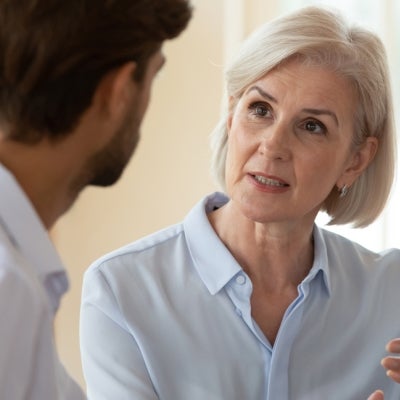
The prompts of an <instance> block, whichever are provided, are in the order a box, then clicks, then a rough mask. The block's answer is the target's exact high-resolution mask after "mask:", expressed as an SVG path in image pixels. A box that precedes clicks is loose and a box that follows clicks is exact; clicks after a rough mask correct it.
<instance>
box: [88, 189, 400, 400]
mask: <svg viewBox="0 0 400 400" xmlns="http://www.w3.org/2000/svg"><path fill="white" fill-rule="evenodd" d="M226 201H227V198H226V197H224V196H223V195H221V194H213V195H211V196H209V197H207V198H205V199H203V200H202V201H201V202H200V203H199V204H198V205H197V206H195V207H194V209H193V210H192V211H191V212H190V213H189V214H188V216H187V217H186V218H185V220H184V221H183V223H181V224H178V225H175V226H172V227H169V228H167V229H165V230H162V231H160V232H157V233H155V234H153V235H150V236H148V237H146V238H143V239H141V240H139V241H137V242H135V243H133V244H131V245H128V246H126V247H123V248H122V249H119V250H117V251H115V252H113V253H111V254H108V255H106V256H104V257H103V258H101V259H100V260H98V261H97V262H95V263H94V264H93V265H92V266H91V267H90V268H89V270H88V271H87V273H86V275H85V279H84V288H83V299H82V313H81V348H82V358H83V367H84V374H85V378H86V380H87V387H88V396H89V398H90V399H92V400H105V399H107V400H109V399H118V400H128V399H141V400H155V399H162V400H267V399H268V400H289V399H290V400H366V399H367V397H368V396H369V394H371V393H372V392H373V391H374V390H375V389H378V388H381V389H383V390H384V391H385V395H386V397H385V399H386V400H387V399H389V400H399V399H400V385H396V384H395V383H393V382H392V381H391V380H390V379H389V378H387V377H386V375H385V371H384V369H383V368H382V367H381V366H380V360H381V358H382V357H383V356H384V355H385V344H386V342H387V341H388V340H389V339H391V338H393V337H398V336H400V313H399V310H400V290H399V287H400V251H398V250H391V251H388V252H386V253H382V254H376V253H373V252H370V251H368V250H366V249H364V248H362V247H361V246H359V245H357V244H355V243H353V242H351V241H349V240H347V239H345V238H343V237H341V236H338V235H336V234H333V233H331V232H327V231H325V230H323V229H320V228H318V227H315V229H314V242H315V254H314V264H313V266H312V268H311V270H310V272H309V274H308V276H307V277H306V278H305V279H304V281H303V282H302V283H301V284H300V285H299V287H298V297H297V298H296V299H295V301H293V303H292V304H291V305H290V306H289V308H288V309H287V310H286V313H285V315H284V317H283V320H282V324H281V327H280V329H279V332H278V335H277V338H276V341H275V344H274V346H271V344H270V343H269V342H268V340H267V339H266V337H265V336H264V334H263V333H262V331H261V330H260V329H259V328H258V326H257V324H256V323H255V321H254V320H253V319H252V317H251V307H250V296H251V292H252V284H251V281H250V279H249V277H248V276H247V275H246V274H245V273H244V271H243V270H242V268H241V267H240V265H239V264H238V263H237V262H236V260H235V259H234V258H233V256H232V255H231V254H230V252H229V251H228V249H227V248H226V247H225V246H224V244H223V243H222V242H221V241H220V239H219V238H218V236H217V235H216V233H215V232H214V230H213V229H212V227H211V225H210V224H209V221H208V219H207V216H206V213H207V212H208V211H210V210H212V209H213V208H215V207H219V206H221V205H222V204H224V203H225V202H226Z"/></svg>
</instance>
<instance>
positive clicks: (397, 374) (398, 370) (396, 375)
mask: <svg viewBox="0 0 400 400" xmlns="http://www.w3.org/2000/svg"><path fill="white" fill-rule="evenodd" d="M386 350H387V351H388V352H390V353H397V354H399V355H400V339H393V340H391V341H390V342H389V343H388V344H387V346H386ZM381 364H382V366H383V367H384V368H386V374H387V376H388V377H389V378H391V379H393V380H394V381H395V382H397V383H400V357H396V356H388V357H385V358H384V359H383V360H382V361H381Z"/></svg>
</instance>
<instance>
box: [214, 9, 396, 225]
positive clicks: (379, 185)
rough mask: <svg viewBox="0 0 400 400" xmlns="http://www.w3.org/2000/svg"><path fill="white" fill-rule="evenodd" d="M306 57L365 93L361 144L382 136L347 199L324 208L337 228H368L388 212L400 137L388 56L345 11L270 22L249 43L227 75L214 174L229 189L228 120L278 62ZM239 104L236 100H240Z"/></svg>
mask: <svg viewBox="0 0 400 400" xmlns="http://www.w3.org/2000/svg"><path fill="white" fill-rule="evenodd" d="M294 57H296V58H299V59H300V60H302V61H303V62H304V63H307V64H310V65H314V66H321V67H322V68H328V69H330V70H332V71H334V72H335V73H337V74H338V75H340V76H343V77H345V78H347V79H348V80H349V82H350V84H352V85H353V87H354V90H355V93H356V94H357V96H358V105H357V112H356V115H355V118H354V138H353V144H354V146H355V147H357V146H359V145H360V144H362V143H363V142H364V140H365V138H366V137H368V136H375V137H377V138H378V141H379V145H378V150H377V153H376V155H375V158H374V159H373V160H372V162H371V163H370V165H369V166H368V167H367V169H366V170H365V171H364V172H363V173H362V175H361V176H360V177H359V178H358V179H357V181H356V182H354V184H353V185H352V186H351V188H350V190H349V192H348V193H347V195H346V196H345V197H341V198H339V192H338V189H337V188H336V187H334V188H332V191H331V193H330V194H329V196H328V197H327V198H326V200H325V202H324V203H323V204H322V206H321V211H326V212H327V213H328V214H329V216H330V217H331V220H330V222H329V224H330V225H333V224H348V223H351V224H353V225H354V226H355V227H364V226H367V225H369V224H370V223H372V222H373V221H374V220H375V219H376V218H377V217H378V216H379V214H380V213H381V211H382V210H383V208H384V206H385V204H386V201H387V199H388V197H389V193H390V190H391V187H392V183H393V179H394V164H395V157H396V156H395V152H396V150H395V148H396V147H395V136H394V135H395V133H394V117H393V104H392V95H391V88H390V79H389V72H388V66H387V59H386V52H385V49H384V46H383V44H382V42H381V40H380V39H379V38H378V37H377V36H376V35H375V34H373V33H371V32H370V31H368V30H366V29H364V28H361V27H356V26H349V25H348V24H347V23H346V21H345V20H344V18H343V16H341V15H340V14H339V13H338V12H336V11H333V10H328V9H326V8H320V7H305V8H302V9H300V10H298V11H297V12H294V13H291V14H288V15H286V16H283V17H281V18H278V19H275V20H274V21H272V22H270V23H266V24H264V25H262V26H261V27H260V28H259V29H257V30H256V31H255V32H254V33H253V34H252V35H250V36H249V38H248V39H247V40H246V41H245V42H244V44H243V45H242V47H241V49H240V50H239V53H238V55H237V57H236V58H235V59H234V60H233V62H232V64H231V65H230V66H229V67H228V69H227V71H226V80H227V93H226V96H227V97H226V100H227V99H231V101H229V102H228V101H226V104H225V105H224V110H223V113H222V117H221V119H220V121H219V123H218V124H217V126H216V128H215V129H214V131H213V132H212V135H211V145H212V167H211V169H212V173H213V175H214V177H215V178H216V180H217V183H218V184H219V185H220V186H221V188H222V189H223V190H225V162H226V154H227V147H228V146H227V120H228V117H229V114H230V113H231V112H233V110H234V108H235V106H236V104H237V102H238V101H239V99H240V97H241V96H242V94H243V93H244V91H245V90H246V88H247V87H248V86H249V85H250V84H252V83H253V82H255V81H257V80H258V79H260V78H261V77H263V76H264V75H265V74H267V73H268V72H269V71H271V70H273V69H274V68H276V67H277V66H278V65H280V64H282V63H284V62H285V61H288V60H289V59H293V58H294ZM232 100H233V101H232Z"/></svg>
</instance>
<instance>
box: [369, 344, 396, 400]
mask: <svg viewBox="0 0 400 400" xmlns="http://www.w3.org/2000/svg"><path fill="white" fill-rule="evenodd" d="M386 350H387V351H388V352H390V353H395V355H391V356H388V357H385V358H384V359H383V360H382V362H381V364H382V366H383V367H384V368H386V370H387V371H386V374H387V376H388V377H389V378H391V379H393V380H394V381H395V382H397V383H400V338H399V339H393V340H391V341H390V342H389V343H388V344H387V346H386ZM378 399H379V397H378ZM373 400H375V399H374V398H373Z"/></svg>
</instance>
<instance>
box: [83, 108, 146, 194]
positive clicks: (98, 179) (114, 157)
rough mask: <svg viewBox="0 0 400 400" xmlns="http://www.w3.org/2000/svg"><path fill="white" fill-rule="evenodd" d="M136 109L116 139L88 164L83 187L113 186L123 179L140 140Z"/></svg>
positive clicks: (126, 119) (117, 133) (116, 135)
mask: <svg viewBox="0 0 400 400" xmlns="http://www.w3.org/2000/svg"><path fill="white" fill-rule="evenodd" d="M135 111H136V108H135V107H134V108H133V111H132V112H130V113H129V115H127V116H126V118H125V120H124V121H123V122H122V124H121V126H120V128H119V129H118V131H117V132H116V134H115V136H114V138H113V139H112V140H111V142H110V143H108V144H107V146H106V147H105V148H104V149H102V150H100V151H99V152H97V153H96V154H94V155H93V156H92V157H91V158H90V159H89V160H88V161H87V163H86V168H85V171H84V173H83V175H82V178H83V179H84V180H85V181H86V182H81V183H82V184H83V186H86V185H94V186H103V187H105V186H111V185H113V184H114V183H115V182H117V181H118V179H119V178H120V177H121V175H122V172H123V171H124V169H125V167H126V165H127V164H128V162H129V160H130V158H131V156H132V154H133V153H134V151H135V149H136V147H137V144H138V142H139V138H140V132H139V129H140V123H141V121H140V118H138V116H137V115H136V112H135ZM84 176H85V178H84Z"/></svg>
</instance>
